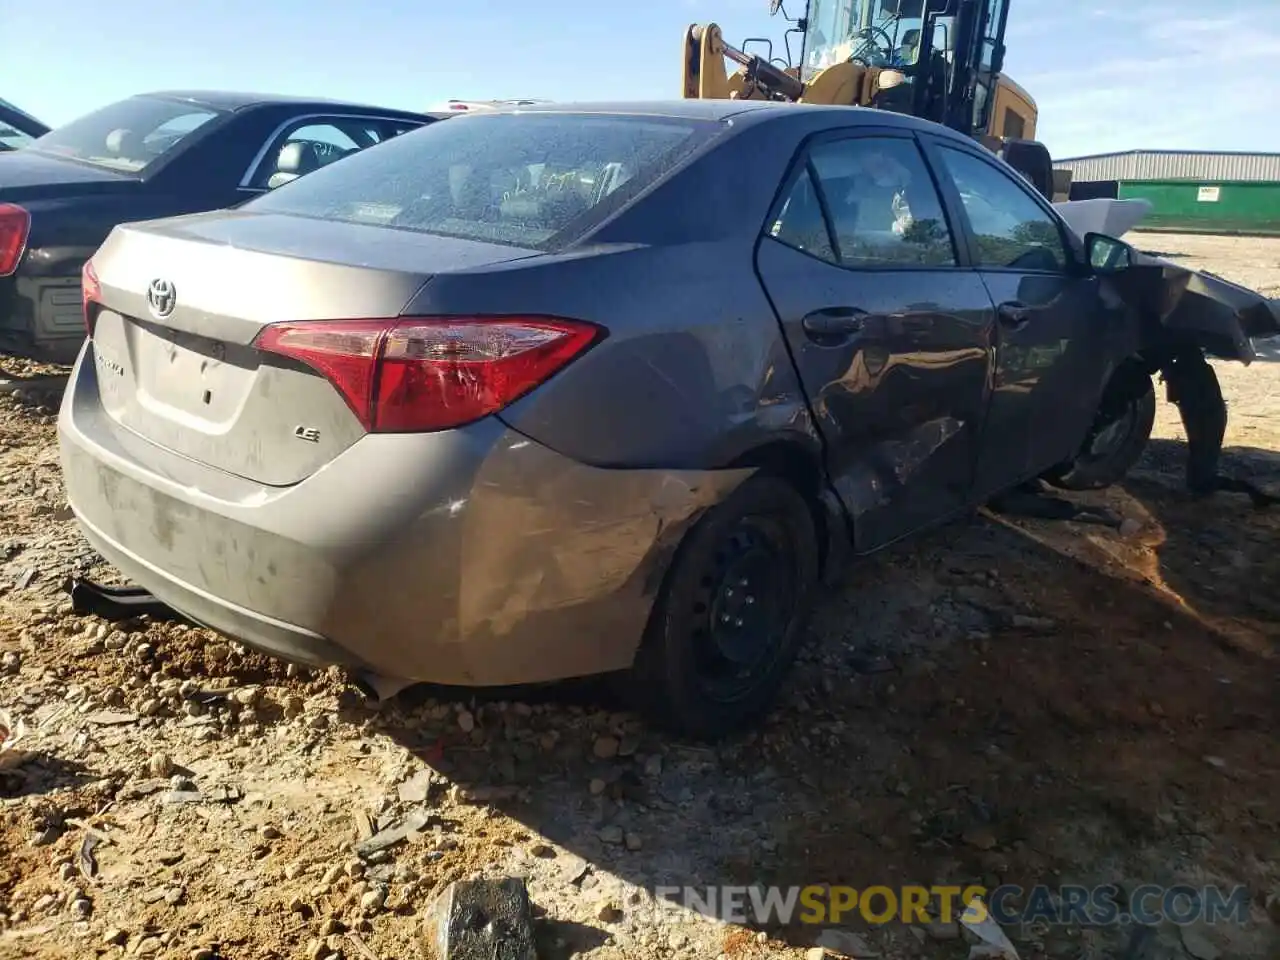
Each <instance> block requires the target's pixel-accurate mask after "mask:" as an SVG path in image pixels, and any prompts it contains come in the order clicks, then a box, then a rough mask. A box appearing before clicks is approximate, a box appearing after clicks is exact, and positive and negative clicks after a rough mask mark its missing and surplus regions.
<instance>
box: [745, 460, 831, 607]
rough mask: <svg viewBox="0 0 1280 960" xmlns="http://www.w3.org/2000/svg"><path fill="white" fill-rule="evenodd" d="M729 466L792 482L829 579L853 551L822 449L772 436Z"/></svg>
mask: <svg viewBox="0 0 1280 960" xmlns="http://www.w3.org/2000/svg"><path fill="white" fill-rule="evenodd" d="M728 466H729V467H730V468H736V469H741V468H754V469H755V470H756V472H757V473H760V474H764V475H767V476H773V477H777V478H779V479H780V480H784V481H786V482H787V483H789V484H791V486H792V487H794V488H795V489H796V491H797V492H798V493H799V494H800V495H801V496H802V497H804V499H805V502H806V503H807V504H808V505H809V513H810V514H811V515H812V517H813V523H814V528H815V530H816V532H817V535H818V536H817V540H818V571H819V575H820V577H821V578H822V580H823V581H824V582H826V583H830V582H832V581H833V580H834V579H835V578H836V577H837V576H838V574H839V572H840V570H842V569H843V568H844V565H845V563H846V562H847V560H848V557H849V554H850V553H851V551H852V542H853V539H852V534H853V530H852V527H851V524H850V521H849V518H848V515H847V514H846V513H845V510H844V507H843V506H842V505H841V504H840V500H839V498H838V497H837V496H836V493H835V491H834V490H833V489H832V487H831V484H830V483H829V482H828V480H827V475H826V470H825V468H824V466H823V463H822V450H821V447H820V446H819V445H818V443H817V442H815V441H811V440H809V439H808V438H805V440H801V439H799V438H794V437H788V438H774V439H770V440H768V441H766V442H764V443H761V444H759V445H757V446H754V447H752V448H750V449H748V450H744V451H743V452H741V453H740V454H738V455H737V456H736V457H735V458H734V459H733V461H732V462H731V463H730V464H728Z"/></svg>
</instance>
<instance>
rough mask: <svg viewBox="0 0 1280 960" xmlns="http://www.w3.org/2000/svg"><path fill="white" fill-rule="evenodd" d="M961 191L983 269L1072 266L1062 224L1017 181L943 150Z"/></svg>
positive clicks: (956, 152) (972, 158)
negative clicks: (1065, 244)
mask: <svg viewBox="0 0 1280 960" xmlns="http://www.w3.org/2000/svg"><path fill="white" fill-rule="evenodd" d="M938 152H939V153H940V154H941V156H942V161H943V164H944V166H945V167H946V170H947V173H948V174H950V176H951V179H952V180H953V181H955V185H956V188H957V189H958V190H959V192H960V202H961V203H962V204H963V205H964V211H965V214H966V215H967V216H968V218H969V226H970V228H971V229H972V231H973V235H974V239H975V241H976V247H977V249H976V250H975V251H974V253H975V257H976V262H975V264H974V265H975V266H978V267H989V268H991V267H996V268H1007V269H1013V270H1038V271H1047V272H1057V271H1060V270H1064V269H1065V268H1066V266H1067V263H1068V260H1067V252H1066V247H1065V246H1064V245H1063V242H1062V233H1061V232H1060V230H1059V229H1058V223H1057V221H1056V220H1054V218H1053V217H1052V216H1050V215H1049V214H1048V213H1047V212H1046V211H1045V209H1044V208H1043V207H1041V206H1040V204H1038V203H1036V202H1035V200H1033V199H1032V198H1031V196H1030V195H1029V194H1028V193H1027V191H1026V190H1024V189H1023V188H1022V187H1021V186H1020V185H1019V184H1018V182H1017V181H1016V180H1015V179H1013V176H1012V175H1010V174H1007V173H1005V172H1004V171H1003V170H1001V169H1000V168H999V167H997V166H995V165H994V164H991V163H987V162H986V161H985V160H981V159H979V158H978V157H975V156H973V155H972V154H970V153H967V152H965V151H963V150H955V149H952V148H951V147H941V148H939V151H938Z"/></svg>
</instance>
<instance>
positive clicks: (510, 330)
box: [254, 317, 603, 433]
mask: <svg viewBox="0 0 1280 960" xmlns="http://www.w3.org/2000/svg"><path fill="white" fill-rule="evenodd" d="M602 332H603V331H602V330H601V329H600V328H599V327H597V326H595V325H594V324H590V323H583V322H581V321H578V320H562V319H560V318H558V317H429V318H418V317H413V318H400V319H396V320H350V321H344V320H320V321H309V322H305V323H277V324H272V325H271V326H268V327H266V328H264V329H263V331H262V332H261V333H260V334H258V337H257V339H256V340H255V341H254V346H256V347H257V348H258V349H259V350H262V351H264V352H266V353H274V354H278V355H280V356H284V357H292V358H293V359H295V360H298V361H299V362H301V363H304V364H306V365H307V366H309V367H311V368H312V369H313V370H315V371H317V372H318V373H321V374H323V375H324V376H325V377H326V378H328V380H329V381H330V382H331V383H333V385H334V386H335V387H336V388H337V389H338V392H339V393H341V394H342V396H343V399H345V400H346V401H347V403H348V404H349V405H350V406H351V409H352V410H353V411H354V412H355V414H356V416H357V417H359V418H360V422H361V423H363V424H364V426H365V428H366V429H368V430H371V431H375V432H378V433H394V432H413V431H426V430H443V429H447V428H450V427H458V426H461V425H463V424H465V423H470V422H471V421H473V420H479V419H480V418H481V417H486V416H488V415H489V414H492V413H496V412H497V411H499V410H501V409H502V408H503V407H505V406H507V405H508V404H510V403H511V402H512V401H514V400H516V399H517V398H518V397H521V396H523V395H524V394H526V393H528V392H529V391H530V390H532V389H533V388H534V387H537V386H538V385H539V384H542V383H544V382H545V381H546V380H547V379H548V378H550V377H551V376H552V374H554V373H556V372H557V371H558V370H560V369H561V368H563V367H564V366H565V365H566V364H567V363H569V362H570V361H571V360H573V359H574V358H575V357H578V356H580V355H581V354H582V353H583V352H584V351H585V350H586V349H587V348H588V347H590V346H591V345H592V344H593V343H595V342H596V340H597V339H598V338H599V337H600V335H601V334H602Z"/></svg>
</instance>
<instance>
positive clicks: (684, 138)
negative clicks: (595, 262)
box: [241, 114, 720, 250]
mask: <svg viewBox="0 0 1280 960" xmlns="http://www.w3.org/2000/svg"><path fill="white" fill-rule="evenodd" d="M718 129H720V127H719V125H718V124H715V123H707V122H697V121H686V120H667V119H664V118H648V117H616V116H610V117H602V116H587V115H582V114H491V115H476V116H467V117H459V118H456V119H449V120H443V121H440V122H438V123H432V124H430V125H429V126H427V127H426V128H424V129H421V130H415V131H413V132H411V133H407V134H404V135H403V136H399V137H395V138H394V139H391V140H388V141H387V142H385V143H382V144H379V145H378V146H376V147H372V148H370V149H368V150H364V151H361V152H360V153H357V154H354V155H352V156H349V157H347V158H346V159H344V160H343V162H342V163H339V164H334V165H332V166H329V167H324V168H322V169H320V170H317V171H316V172H315V173H313V174H310V175H309V176H306V177H302V178H299V179H298V180H295V181H293V182H291V183H288V184H286V185H285V186H283V187H281V188H279V189H277V190H276V191H274V192H272V193H270V194H267V195H266V196H263V197H260V198H258V199H255V200H252V201H250V202H249V203H247V204H245V205H244V207H242V208H241V209H246V210H257V211H261V212H272V213H289V214H295V215H298V216H305V217H314V218H317V219H322V220H339V221H345V222H349V223H362V224H373V225H381V226H387V227H395V228H398V229H402V230H414V231H419V232H422V233H433V234H438V235H441V236H450V237H463V238H466V239H470V240H484V241H489V242H493V243H503V244H510V245H512V246H519V247H527V248H530V249H535V250H547V249H551V248H553V247H556V246H559V245H562V244H564V243H568V242H570V241H571V240H572V239H573V238H574V237H575V236H578V235H581V234H582V233H585V232H586V230H588V229H590V228H591V227H592V226H593V225H594V224H595V223H597V222H599V220H600V219H601V218H602V217H603V216H604V215H605V211H606V210H608V211H611V210H613V209H614V206H615V205H614V204H613V203H609V204H607V205H605V201H607V200H611V199H614V198H615V194H618V193H620V192H622V193H623V194H624V195H634V193H635V192H636V191H637V190H639V189H642V188H643V187H645V186H648V185H649V184H651V183H653V182H654V181H655V180H657V179H658V178H659V177H661V176H662V174H663V173H665V172H666V171H667V170H668V169H670V167H671V166H672V165H674V164H675V163H677V162H678V161H679V160H681V159H683V158H684V157H685V156H687V155H688V153H689V152H690V151H691V150H692V149H693V148H694V147H695V146H696V145H698V144H700V143H702V142H704V141H705V140H706V139H707V138H708V137H709V136H710V135H712V134H713V133H715V132H716V131H717V130H718Z"/></svg>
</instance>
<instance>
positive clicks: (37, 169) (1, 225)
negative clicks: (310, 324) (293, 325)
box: [0, 92, 447, 363]
mask: <svg viewBox="0 0 1280 960" xmlns="http://www.w3.org/2000/svg"><path fill="white" fill-rule="evenodd" d="M441 116H447V114H445V115H441V114H434V115H433V114H423V113H413V112H408V111H404V110H390V109H386V108H382V107H370V106H361V105H358V104H351V103H340V102H335V101H329V100H311V99H302V98H293V97H282V96H260V95H253V94H236V93H210V92H171V93H151V94H144V95H140V96H136V97H130V98H129V99H127V100H121V101H119V102H117V103H113V104H111V105H109V106H106V107H103V108H102V109H100V110H96V111H94V112H93V113H90V114H88V115H86V116H84V117H81V118H80V119H78V120H74V121H72V122H71V123H68V124H66V125H65V126H62V127H58V128H56V129H54V130H52V131H50V132H48V133H45V134H44V135H43V136H41V137H39V138H38V139H36V140H34V141H33V142H32V143H30V144H29V145H27V146H25V147H22V148H21V149H18V150H13V151H10V152H6V153H0V353H11V354H18V355H21V356H26V357H30V358H32V359H39V360H47V361H53V362H66V363H70V362H71V361H72V360H74V359H75V355H76V352H77V351H78V350H79V348H80V344H81V343H82V342H83V339H84V325H83V319H82V312H81V304H80V270H81V268H82V267H83V265H84V262H85V261H86V260H87V259H88V258H89V257H90V256H91V255H92V254H93V252H94V250H96V249H97V248H98V246H99V245H100V244H101V243H102V241H103V240H105V239H106V238H107V234H108V233H110V232H111V228H112V227H114V226H115V225H116V224H118V223H125V222H131V221H136V220H152V219H155V218H157V217H169V216H175V215H179V214H185V213H197V212H200V211H204V210H215V209H219V208H222V207H230V206H234V205H236V204H238V203H240V202H242V201H244V200H247V199H249V198H250V197H253V196H256V195H259V194H262V193H265V192H266V191H268V190H270V189H272V188H274V187H277V186H279V185H280V184H282V183H286V182H288V181H289V180H292V179H295V178H296V177H298V176H301V175H303V174H305V173H309V172H310V171H312V170H315V169H317V168H319V167H322V166H325V165H327V164H329V163H332V162H333V161H335V160H337V159H340V158H341V157H344V156H346V155H347V154H350V153H355V152H357V151H359V150H361V149H364V148H365V147H370V146H373V145H374V144H376V143H379V142H381V141H383V140H387V139H390V138H391V137H395V136H398V135H399V134H401V133H404V132H406V131H408V130H413V129H416V128H418V127H421V126H423V125H424V124H427V123H431V122H433V121H434V120H435V119H438V118H440V117H441Z"/></svg>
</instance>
